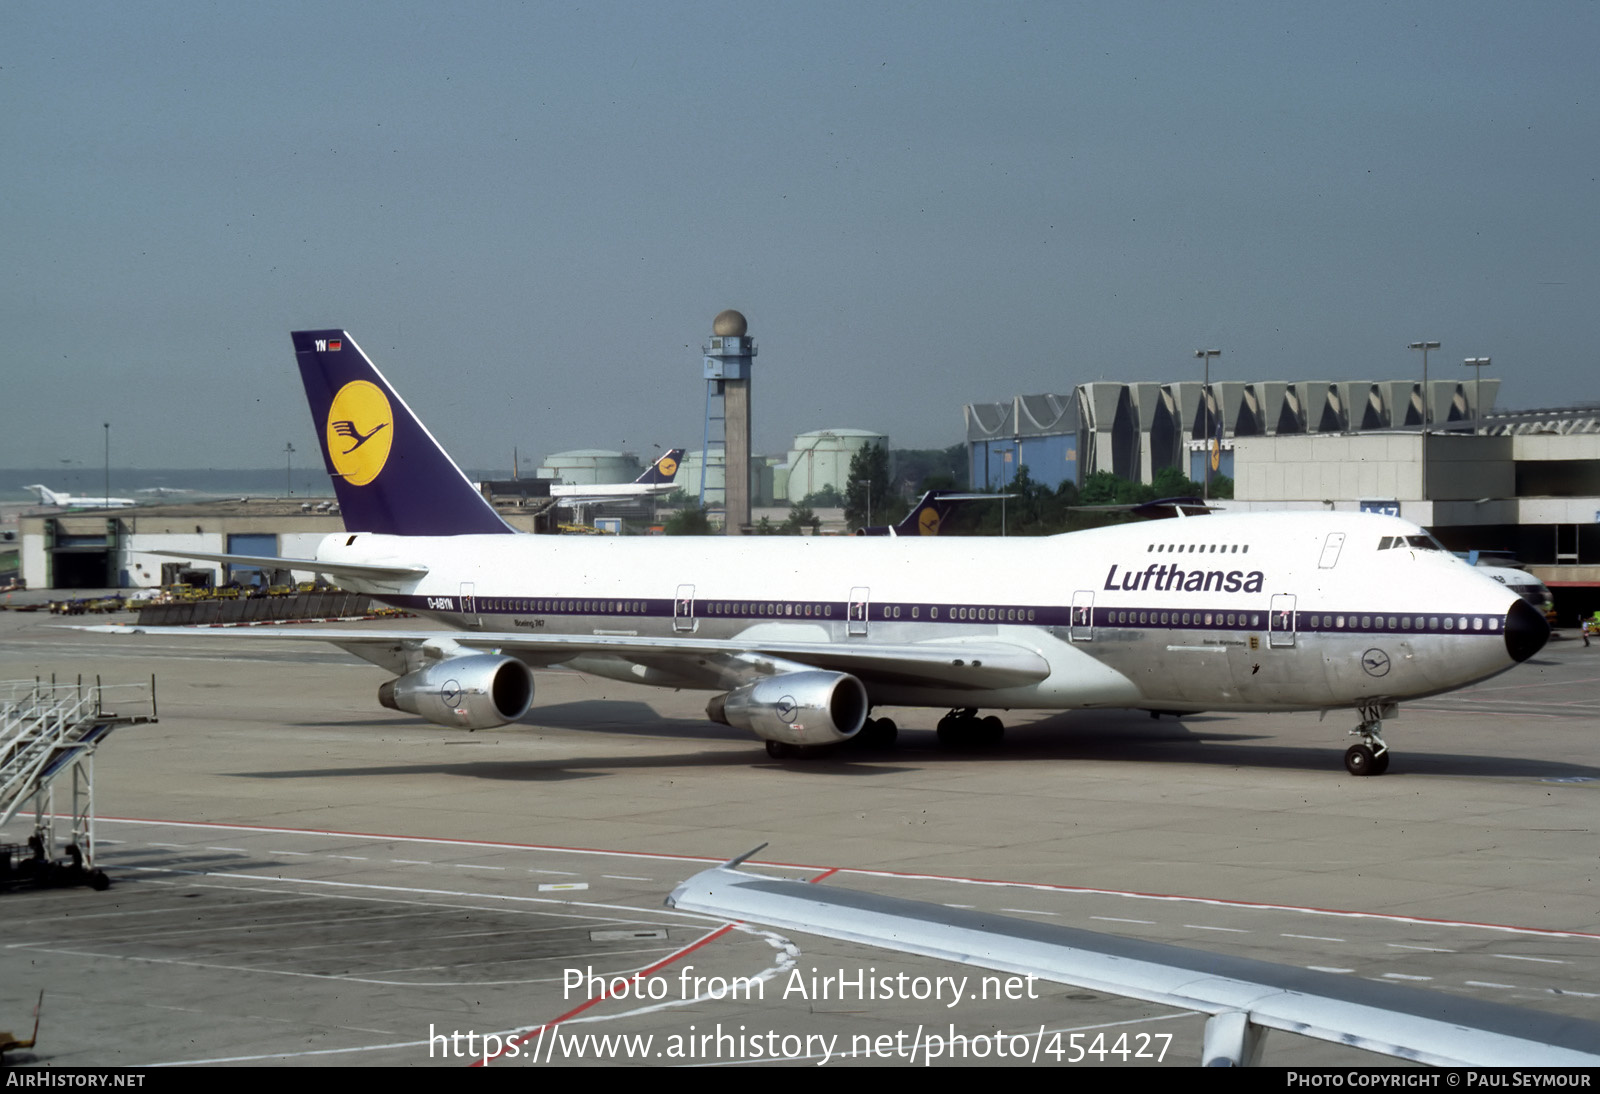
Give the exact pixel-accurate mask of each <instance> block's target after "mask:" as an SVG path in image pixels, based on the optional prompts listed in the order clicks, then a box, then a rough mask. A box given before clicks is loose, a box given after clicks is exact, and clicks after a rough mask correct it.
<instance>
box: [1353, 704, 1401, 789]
mask: <svg viewBox="0 0 1600 1094" xmlns="http://www.w3.org/2000/svg"><path fill="white" fill-rule="evenodd" d="M1398 710H1399V708H1398V707H1397V706H1395V704H1393V703H1360V704H1358V705H1357V706H1356V713H1357V714H1359V715H1360V716H1361V724H1360V725H1358V726H1357V727H1356V728H1355V729H1352V730H1351V731H1350V735H1351V736H1352V737H1355V736H1359V737H1360V738H1361V743H1360V744H1358V745H1351V746H1350V747H1349V748H1348V749H1347V750H1346V751H1345V754H1344V769H1345V770H1346V771H1348V772H1350V774H1352V775H1360V776H1366V775H1382V774H1383V773H1384V772H1385V771H1387V770H1389V746H1388V745H1387V744H1385V743H1384V740H1383V719H1384V717H1385V716H1390V717H1392V716H1393V715H1395V714H1396V713H1397V712H1398Z"/></svg>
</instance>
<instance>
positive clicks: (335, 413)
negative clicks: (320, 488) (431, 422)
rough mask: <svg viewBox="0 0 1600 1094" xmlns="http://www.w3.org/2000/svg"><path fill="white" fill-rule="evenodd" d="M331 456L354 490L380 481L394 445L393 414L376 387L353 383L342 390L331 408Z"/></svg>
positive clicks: (339, 471) (335, 467)
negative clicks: (376, 480) (380, 473)
mask: <svg viewBox="0 0 1600 1094" xmlns="http://www.w3.org/2000/svg"><path fill="white" fill-rule="evenodd" d="M327 442H328V456H329V458H330V459H332V460H333V469H334V471H335V472H337V473H338V474H339V475H340V476H341V477H342V478H343V479H344V481H345V482H348V483H349V484H350V485H351V486H365V485H367V483H369V482H371V481H372V480H373V479H375V478H377V477H378V472H380V471H382V470H383V465H384V464H385V463H387V462H388V460H389V446H390V445H392V444H393V443H394V414H393V412H392V411H390V409H389V400H388V398H387V397H386V396H385V395H384V394H383V392H382V391H381V390H379V388H378V386H377V385H376V384H372V383H369V382H367V381H366V380H352V381H350V382H349V383H348V384H346V385H344V387H342V388H340V389H339V394H337V395H335V396H334V397H333V405H332V406H330V407H329V408H328V431H327Z"/></svg>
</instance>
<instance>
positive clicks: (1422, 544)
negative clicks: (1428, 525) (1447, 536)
mask: <svg viewBox="0 0 1600 1094" xmlns="http://www.w3.org/2000/svg"><path fill="white" fill-rule="evenodd" d="M1406 547H1409V548H1410V549H1411V550H1413V551H1443V550H1444V544H1442V543H1440V542H1439V541H1438V540H1436V539H1434V538H1433V537H1432V536H1430V535H1427V534H1423V535H1420V536H1384V537H1383V538H1382V539H1380V540H1379V541H1378V550H1380V551H1387V550H1389V549H1391V548H1394V549H1401V548H1406Z"/></svg>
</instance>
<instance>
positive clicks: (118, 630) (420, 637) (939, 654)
mask: <svg viewBox="0 0 1600 1094" xmlns="http://www.w3.org/2000/svg"><path fill="white" fill-rule="evenodd" d="M195 557H199V558H204V557H206V556H204V555H198V556H195ZM232 557H235V558H237V557H239V556H232ZM307 568H308V569H309V568H310V567H307ZM78 629H81V630H89V631H98V632H100V633H113V634H163V635H168V636H172V635H184V636H186V637H190V638H192V637H195V636H196V635H210V636H218V635H229V636H233V637H237V638H242V639H266V638H278V639H284V638H287V639H295V640H314V641H323V642H331V643H333V644H334V645H336V646H340V647H342V648H344V649H348V650H350V651H351V652H352V653H356V654H357V655H358V656H361V657H364V658H366V659H367V660H371V661H374V663H377V664H383V663H384V661H383V660H381V659H379V658H377V657H375V656H369V654H374V653H376V652H377V651H378V650H381V649H383V648H401V647H406V646H421V645H423V644H424V643H441V642H443V643H445V644H447V645H459V646H461V647H464V648H466V649H469V650H473V651H480V650H494V651H498V652H500V653H506V654H514V655H517V656H519V657H521V658H522V659H523V660H525V661H527V662H529V663H530V664H560V663H561V662H563V661H568V660H571V659H572V658H574V657H578V656H582V655H585V654H600V655H611V656H615V657H621V658H623V659H628V660H633V659H636V660H638V661H639V663H641V664H646V663H651V662H655V663H662V664H665V665H669V666H670V665H671V664H672V663H673V662H695V663H697V664H706V665H708V669H709V671H711V672H714V673H717V672H720V673H725V674H728V675H731V676H737V677H749V678H751V679H754V678H756V677H758V676H762V675H770V674H771V673H772V672H773V671H778V672H783V671H791V670H792V669H794V668H795V667H797V665H796V664H794V663H798V665H799V666H807V667H811V668H818V669H828V670H832V671H834V672H848V673H851V674H852V675H855V676H857V677H859V678H860V679H861V681H862V682H863V683H866V684H869V685H870V684H874V683H878V684H925V685H935V686H939V687H947V688H959V689H966V688H972V689H990V688H1003V687H1020V686H1024V685H1027V684H1031V683H1036V682H1037V681H1039V680H1043V679H1044V678H1045V677H1046V676H1048V675H1050V665H1049V663H1048V662H1047V661H1046V660H1045V659H1044V657H1043V656H1042V655H1040V654H1039V653H1038V652H1037V651H1035V650H1032V649H1029V648H1028V647H1026V646H1020V645H1014V644H1011V643H1007V642H998V641H990V642H974V641H964V642H961V643H960V644H939V643H925V644H910V645H901V646H888V645H870V646H868V645H860V646H856V645H851V644H850V643H848V642H825V641H821V640H817V641H806V640H804V639H796V638H794V637H790V636H784V635H773V636H772V637H770V638H763V637H761V636H760V635H759V633H755V634H751V635H748V636H743V637H740V638H736V639H720V638H692V637H686V638H676V637H674V638H665V637H647V636H638V635H606V634H596V635H556V634H551V635H541V634H526V633H521V632H512V633H506V632H494V631H445V630H411V631H406V630H374V629H355V628H345V627H341V628H332V629H325V630H324V629H309V628H305V627H294V628H283V629H282V630H279V629H277V628H273V627H252V628H249V629H248V630H228V631H219V630H215V629H212V628H194V627H141V626H139V625H138V624H132V625H128V624H110V625H102V626H93V627H82V628H78ZM763 659H771V662H791V664H787V665H785V664H781V663H768V664H763V663H762V661H763ZM711 662H718V664H714V665H712V664H709V663H711Z"/></svg>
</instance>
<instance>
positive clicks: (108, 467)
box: [105, 422, 111, 509]
mask: <svg viewBox="0 0 1600 1094" xmlns="http://www.w3.org/2000/svg"><path fill="white" fill-rule="evenodd" d="M105 430H106V494H105V506H106V508H107V509H109V508H111V423H110V422H106V423H105Z"/></svg>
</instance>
